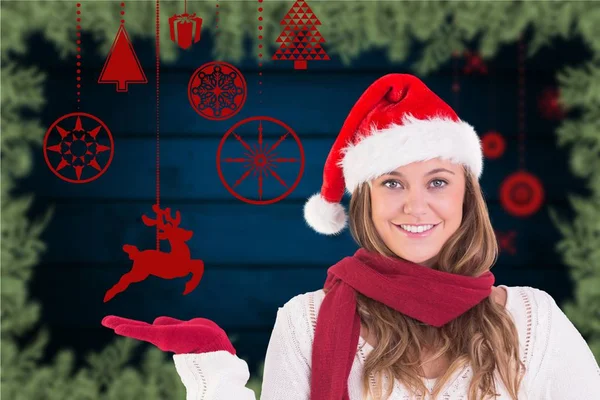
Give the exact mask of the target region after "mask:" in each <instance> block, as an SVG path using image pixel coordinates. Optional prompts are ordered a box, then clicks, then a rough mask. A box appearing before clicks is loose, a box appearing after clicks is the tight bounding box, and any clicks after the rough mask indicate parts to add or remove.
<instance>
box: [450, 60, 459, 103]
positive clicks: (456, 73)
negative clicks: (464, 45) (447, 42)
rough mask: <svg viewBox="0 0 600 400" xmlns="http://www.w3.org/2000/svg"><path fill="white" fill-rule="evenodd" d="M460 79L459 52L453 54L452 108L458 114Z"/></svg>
mask: <svg viewBox="0 0 600 400" xmlns="http://www.w3.org/2000/svg"><path fill="white" fill-rule="evenodd" d="M459 79H460V77H459V71H458V51H457V50H454V51H453V52H452V94H453V96H452V103H453V104H452V107H453V108H454V110H455V111H456V112H459V99H460V80H459Z"/></svg>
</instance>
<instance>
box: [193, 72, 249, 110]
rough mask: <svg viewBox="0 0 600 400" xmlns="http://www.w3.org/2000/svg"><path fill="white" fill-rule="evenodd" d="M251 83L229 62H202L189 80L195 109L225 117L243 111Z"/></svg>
mask: <svg viewBox="0 0 600 400" xmlns="http://www.w3.org/2000/svg"><path fill="white" fill-rule="evenodd" d="M246 94H247V86H246V80H245V79H244V76H243V75H242V73H241V72H240V71H239V70H238V69H237V68H236V67H234V66H233V65H231V64H228V63H226V62H218V61H213V62H209V63H206V64H204V65H202V66H201V67H200V68H198V69H197V70H196V71H194V73H193V74H192V77H191V78H190V81H189V83H188V99H189V100H190V104H191V105H192V107H193V108H194V110H195V111H196V112H197V113H198V114H199V115H201V116H203V117H204V118H207V119H211V120H224V119H227V118H231V117H233V116H234V115H235V114H237V113H238V112H240V110H241V109H242V107H243V105H244V103H245V102H246Z"/></svg>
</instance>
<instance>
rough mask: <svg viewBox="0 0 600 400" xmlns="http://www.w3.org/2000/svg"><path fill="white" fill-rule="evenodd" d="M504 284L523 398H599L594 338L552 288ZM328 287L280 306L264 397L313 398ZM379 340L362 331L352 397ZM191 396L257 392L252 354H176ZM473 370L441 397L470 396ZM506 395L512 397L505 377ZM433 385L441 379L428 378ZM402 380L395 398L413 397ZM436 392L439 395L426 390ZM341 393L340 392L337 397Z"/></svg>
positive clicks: (230, 397) (231, 397) (191, 399)
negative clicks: (522, 370) (319, 319)
mask: <svg viewBox="0 0 600 400" xmlns="http://www.w3.org/2000/svg"><path fill="white" fill-rule="evenodd" d="M502 287H504V288H505V289H506V290H507V292H508V297H507V302H506V308H507V309H508V311H509V312H510V314H511V315H512V317H513V318H514V321H515V323H516V326H517V329H518V331H519V340H520V354H521V359H522V361H523V362H524V363H525V365H526V367H527V373H526V374H525V377H524V380H523V384H522V386H521V392H519V400H599V399H600V368H599V367H598V363H597V362H596V360H595V358H594V356H593V354H592V352H591V351H590V349H589V347H588V345H587V343H586V342H585V340H584V339H583V337H582V336H581V334H580V333H579V332H578V331H577V329H576V328H575V326H574V325H573V324H572V323H571V321H569V319H568V318H567V317H566V315H565V314H564V313H563V312H562V310H561V309H560V308H559V307H558V305H557V304H556V302H555V301H554V299H553V298H552V297H551V296H550V295H549V294H548V293H546V292H544V291H542V290H539V289H535V288H531V287H507V286H502ZM324 296H325V294H324V292H323V290H319V291H316V292H309V293H305V294H301V295H298V296H296V297H294V298H292V299H291V300H290V301H288V302H287V303H286V304H285V305H284V306H283V307H281V308H279V310H278V312H277V318H276V321H275V327H274V329H273V333H272V335H271V339H270V342H269V346H268V349H267V354H266V359H265V369H264V377H263V386H262V394H261V397H260V399H261V400H308V399H309V397H310V371H311V353H312V343H313V338H314V328H315V324H316V316H317V314H318V310H319V306H320V305H321V302H322V300H323V297H324ZM371 350H372V348H371V346H370V345H369V344H368V343H366V342H365V341H364V340H363V339H362V338H360V340H359V345H358V348H357V352H356V357H355V359H354V364H353V366H352V370H351V373H350V377H349V380H348V387H349V394H350V399H351V400H362V399H364V398H365V396H364V393H363V390H362V384H361V375H362V370H363V365H364V361H365V358H366V356H367V354H368V353H369V352H370V351H371ZM174 360H175V366H176V368H177V372H178V373H179V375H180V376H181V379H182V381H183V384H184V385H185V387H186V390H187V400H256V396H255V394H254V392H253V391H252V390H250V389H248V388H246V387H245V385H246V383H247V382H248V379H249V378H250V374H249V372H248V366H247V364H246V362H245V361H243V360H241V359H240V358H238V357H236V356H232V355H231V354H229V353H227V352H225V351H219V352H213V353H206V354H180V355H175V356H174ZM471 376H472V371H471V368H470V367H469V366H466V367H465V368H463V369H462V370H461V371H458V372H456V373H455V374H454V376H453V378H452V379H451V380H450V381H449V383H448V384H447V385H446V386H445V388H444V390H443V391H442V392H441V393H442V395H441V396H440V397H438V399H443V400H467V389H468V386H469V380H470V379H471ZM497 381H498V384H497V392H498V393H500V394H501V396H500V397H498V399H503V400H504V399H509V397H508V395H507V391H506V389H505V387H504V385H503V384H502V383H501V381H500V380H497ZM424 382H425V384H426V386H427V387H428V388H429V390H431V389H433V385H434V383H435V380H434V379H430V380H427V379H425V380H424ZM410 398H411V397H410V396H409V394H408V391H407V390H406V389H405V388H404V387H403V385H402V384H400V383H399V382H397V381H395V382H394V389H393V393H392V396H391V397H390V400H404V399H410ZM419 399H421V400H429V399H431V396H429V395H427V396H425V397H419ZM332 400H334V399H332Z"/></svg>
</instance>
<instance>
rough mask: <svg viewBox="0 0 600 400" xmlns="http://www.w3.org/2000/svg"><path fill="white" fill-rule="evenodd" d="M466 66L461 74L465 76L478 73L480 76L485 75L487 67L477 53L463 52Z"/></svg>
mask: <svg viewBox="0 0 600 400" xmlns="http://www.w3.org/2000/svg"><path fill="white" fill-rule="evenodd" d="M464 55H465V59H466V64H465V66H464V68H463V72H464V73H465V75H471V74H473V73H478V74H481V75H486V74H487V72H488V70H487V66H486V65H485V63H484V62H483V59H482V58H481V56H480V55H479V54H477V53H472V52H470V51H465V53H464Z"/></svg>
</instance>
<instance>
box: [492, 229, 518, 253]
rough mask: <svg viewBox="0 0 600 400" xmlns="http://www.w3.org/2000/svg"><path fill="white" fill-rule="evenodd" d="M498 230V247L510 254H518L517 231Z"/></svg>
mask: <svg viewBox="0 0 600 400" xmlns="http://www.w3.org/2000/svg"><path fill="white" fill-rule="evenodd" d="M495 232H496V238H497V239H498V247H499V248H500V251H501V252H502V251H506V252H507V253H509V254H510V255H513V256H514V255H515V254H517V249H516V248H515V238H516V237H517V232H515V231H509V232H499V231H495Z"/></svg>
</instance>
